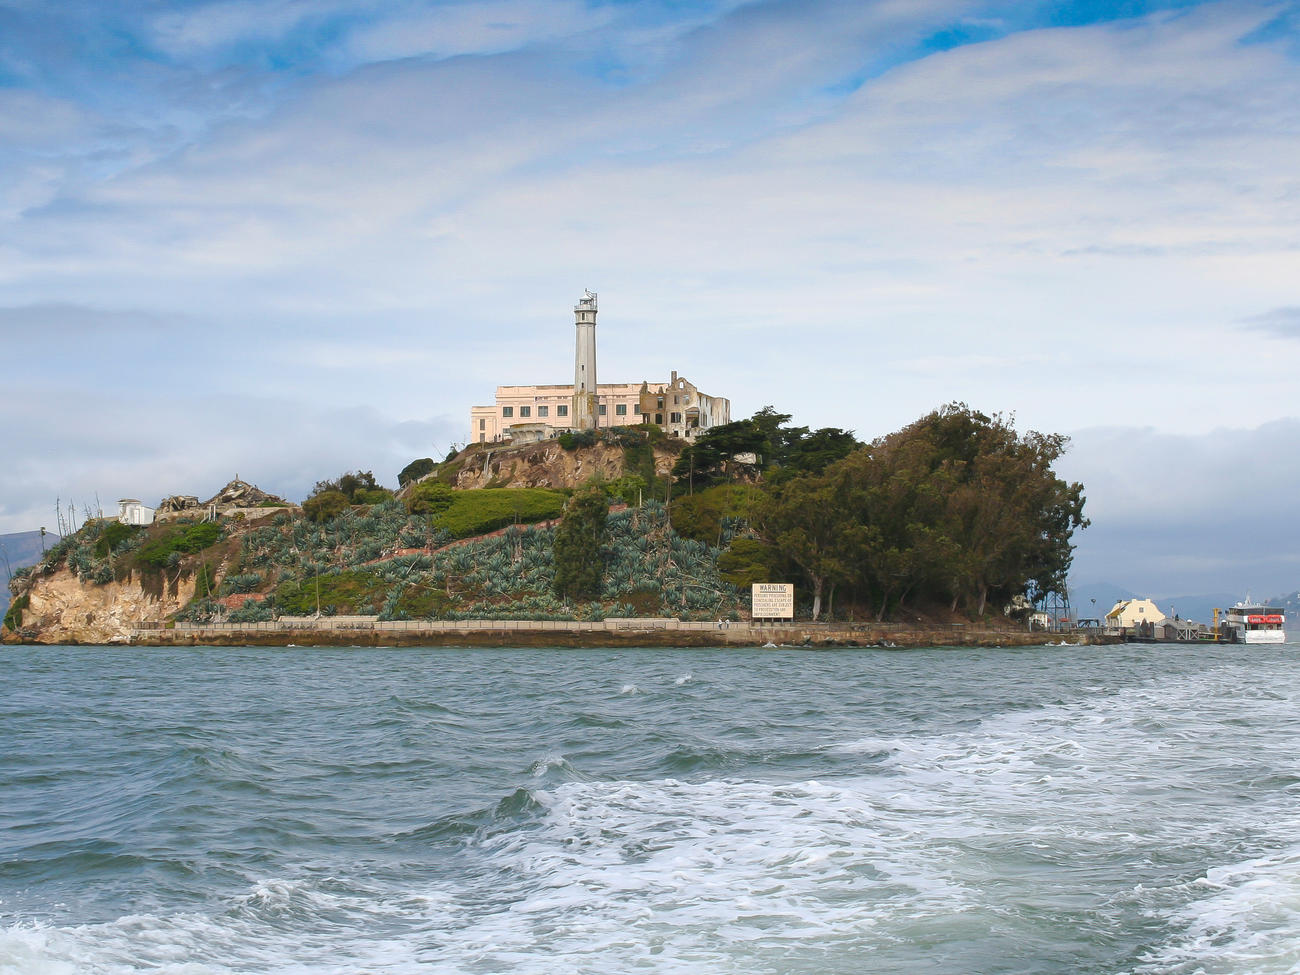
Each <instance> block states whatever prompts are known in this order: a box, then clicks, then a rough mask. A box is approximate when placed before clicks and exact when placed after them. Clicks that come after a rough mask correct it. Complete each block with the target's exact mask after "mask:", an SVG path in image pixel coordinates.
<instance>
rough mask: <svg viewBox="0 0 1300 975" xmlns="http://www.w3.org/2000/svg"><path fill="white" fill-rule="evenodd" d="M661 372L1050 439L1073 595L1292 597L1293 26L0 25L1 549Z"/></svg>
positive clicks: (1192, 13) (252, 0)
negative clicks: (1071, 540) (595, 310)
mask: <svg viewBox="0 0 1300 975" xmlns="http://www.w3.org/2000/svg"><path fill="white" fill-rule="evenodd" d="M584 288H590V289H592V290H593V291H596V292H598V293H599V295H600V309H601V310H600V318H599V326H598V335H599V352H600V376H601V379H602V380H604V381H609V382H613V381H627V382H636V381H640V380H643V379H649V380H652V381H653V380H663V379H665V378H666V377H667V375H668V374H669V372H670V371H671V370H677V371H678V372H680V373H681V374H683V375H685V376H686V377H688V378H689V379H691V380H692V381H693V382H694V383H696V384H697V385H698V386H699V387H700V388H701V389H702V390H704V391H705V392H708V393H711V394H715V395H722V396H727V397H729V398H730V399H731V401H732V412H733V416H736V417H741V416H748V415H750V414H751V413H753V412H754V411H756V410H758V409H760V408H761V407H763V406H764V405H767V404H772V405H774V406H775V407H777V408H778V409H779V410H781V411H782V412H787V413H791V414H793V415H794V416H795V420H796V422H797V423H799V424H802V425H808V426H812V427H819V426H838V427H845V428H849V429H852V430H853V431H854V432H855V433H856V434H857V435H858V436H859V437H860V438H862V439H864V440H868V439H871V438H874V437H876V436H880V435H883V434H885V433H888V432H890V431H892V430H896V429H898V428H899V427H901V426H903V425H905V424H907V423H909V422H911V421H912V420H914V419H916V418H917V417H919V416H921V415H923V414H925V413H926V412H928V411H930V410H932V409H934V408H936V407H938V406H940V405H942V404H944V403H948V402H953V401H961V402H965V403H968V404H969V405H970V406H972V407H974V408H976V409H979V410H982V411H984V412H987V413H995V412H1000V413H1003V414H1010V415H1014V417H1015V421H1016V425H1017V427H1018V428H1019V429H1022V430H1028V429H1034V430H1040V431H1044V432H1059V433H1065V434H1068V435H1069V436H1070V437H1071V439H1072V448H1071V450H1070V452H1069V453H1068V454H1067V455H1066V456H1065V457H1064V458H1063V459H1062V460H1061V462H1060V463H1059V469H1060V471H1061V473H1062V475H1063V476H1066V477H1068V478H1070V479H1072V480H1080V481H1082V482H1083V483H1084V485H1085V488H1086V495H1087V497H1088V507H1087V513H1088V514H1089V515H1090V517H1091V518H1092V521H1093V524H1092V526H1091V527H1090V528H1088V529H1087V530H1086V531H1084V532H1082V533H1081V534H1080V536H1079V538H1078V543H1079V547H1078V550H1077V553H1076V558H1075V572H1074V578H1075V579H1076V580H1089V581H1096V580H1106V581H1109V582H1112V583H1114V584H1117V585H1121V586H1125V587H1127V588H1130V589H1133V590H1135V591H1139V592H1143V593H1147V594H1150V595H1159V594H1161V593H1170V594H1172V593H1188V592H1198V591H1224V590H1226V591H1241V592H1242V593H1243V594H1244V592H1245V591H1246V590H1248V589H1249V590H1253V591H1254V593H1255V594H1256V595H1261V594H1269V595H1272V594H1277V593H1281V592H1284V591H1289V590H1293V589H1295V588H1297V586H1300V518H1297V498H1300V459H1298V458H1300V405H1298V403H1297V400H1298V399H1300V397H1297V382H1296V380H1297V376H1298V375H1300V370H1298V368H1297V367H1298V366H1300V4H1298V3H1295V2H1258V3H1257V2H1250V0H1231V2H1208V3H1200V2H1193V0H1187V2H1176V0H1168V2H1155V0H1152V2H1143V0H1112V2H1101V0H1073V2H1067V0H1062V2H1051V0H1015V2H992V0H990V2H964V0H885V2H870V0H851V2H835V0H826V2H819V0H800V2H776V0H752V2H741V0H644V2H641V0H610V2H578V0H481V2H427V0H426V2H417V0H382V2H381V0H206V2H185V0H138V2H135V3H130V4H105V3H102V2H99V0H0V336H2V337H3V346H2V348H3V350H4V367H3V372H0V375H2V376H3V381H4V383H5V387H6V391H7V393H8V395H6V396H4V397H2V398H0V446H2V447H3V448H4V456H5V463H4V464H3V466H2V467H0V532H12V531H25V530H30V529H33V528H36V527H38V526H40V525H52V524H53V521H54V508H55V504H56V499H57V500H61V501H62V503H63V504H65V505H66V504H67V503H68V502H69V501H71V502H72V503H74V504H76V505H77V506H78V508H79V509H84V508H85V507H92V508H93V507H96V506H103V507H105V508H106V509H115V502H116V499H117V498H119V497H138V498H141V499H143V500H145V502H146V503H155V502H156V501H157V500H159V499H160V498H162V497H164V496H166V495H170V494H177V493H181V494H193V495H197V496H200V497H209V496H211V495H212V494H215V493H216V491H217V490H218V489H219V488H220V487H221V486H222V485H224V484H225V483H226V482H227V481H228V480H230V479H231V478H232V477H234V476H235V475H236V474H238V475H239V476H240V477H242V478H244V479H245V480H249V481H252V482H254V483H256V484H258V485H259V486H260V487H262V488H263V489H265V490H268V491H272V492H274V493H278V494H281V495H283V496H285V497H288V498H290V499H291V500H300V499H301V498H302V497H304V496H305V495H306V494H307V492H308V491H309V490H310V489H311V486H312V484H313V483H314V482H315V481H317V480H319V479H322V478H325V477H330V476H336V475H337V474H339V473H342V472H343V471H346V470H373V471H374V473H375V475H376V476H377V478H378V479H379V480H380V481H381V482H383V483H387V484H390V485H393V484H395V482H396V474H397V471H399V470H400V469H401V468H402V467H403V466H405V464H406V463H407V462H409V461H410V460H412V459H414V458H417V457H424V456H433V457H435V458H441V457H442V456H443V455H445V454H446V453H447V451H448V449H449V448H450V447H451V445H453V444H456V443H460V442H463V441H464V440H465V439H466V438H467V437H468V435H469V431H468V411H469V408H470V406H472V405H475V404H480V403H490V402H491V401H492V396H493V391H494V387H495V386H496V385H498V384H512V383H536V382H558V383H563V382H568V381H570V377H571V376H572V356H573V351H572V350H573V324H572V323H573V314H572V308H573V304H574V302H575V301H576V300H577V299H578V297H580V296H581V294H582V291H583V289H584Z"/></svg>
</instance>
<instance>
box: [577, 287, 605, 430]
mask: <svg viewBox="0 0 1300 975" xmlns="http://www.w3.org/2000/svg"><path fill="white" fill-rule="evenodd" d="M573 317H574V324H575V325H576V326H577V338H576V342H575V344H574V348H573V429H575V430H594V429H596V427H597V426H599V421H600V407H599V405H598V404H597V401H596V392H597V389H596V295H595V293H594V292H592V291H586V290H584V291H583V293H582V297H581V298H579V299H578V303H577V304H576V305H574V306H573Z"/></svg>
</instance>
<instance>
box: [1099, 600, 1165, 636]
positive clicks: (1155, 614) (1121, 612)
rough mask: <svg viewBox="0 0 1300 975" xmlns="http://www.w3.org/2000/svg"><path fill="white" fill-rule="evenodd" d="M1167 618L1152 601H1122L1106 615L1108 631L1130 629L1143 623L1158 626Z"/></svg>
mask: <svg viewBox="0 0 1300 975" xmlns="http://www.w3.org/2000/svg"><path fill="white" fill-rule="evenodd" d="M1164 618H1165V614H1164V613H1162V612H1160V609H1159V607H1157V606H1156V604H1155V603H1153V602H1152V601H1151V600H1150V599H1121V600H1120V601H1119V602H1117V603H1116V604H1115V606H1114V607H1113V608H1112V609H1111V611H1110V612H1109V613H1107V614H1106V628H1107V629H1108V630H1118V629H1128V628H1130V627H1134V626H1138V625H1140V624H1142V623H1151V624H1153V625H1154V624H1156V623H1159V622H1160V621H1161V620H1163V619H1164Z"/></svg>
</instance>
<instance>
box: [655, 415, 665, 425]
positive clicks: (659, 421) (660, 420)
mask: <svg viewBox="0 0 1300 975" xmlns="http://www.w3.org/2000/svg"><path fill="white" fill-rule="evenodd" d="M655 423H657V424H658V425H659V426H663V424H664V415H663V414H662V413H656V414H655Z"/></svg>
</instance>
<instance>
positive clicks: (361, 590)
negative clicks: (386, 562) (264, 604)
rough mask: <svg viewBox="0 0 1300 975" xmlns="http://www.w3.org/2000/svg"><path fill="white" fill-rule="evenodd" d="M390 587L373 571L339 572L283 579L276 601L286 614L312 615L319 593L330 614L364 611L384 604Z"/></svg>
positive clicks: (367, 611) (320, 602)
mask: <svg viewBox="0 0 1300 975" xmlns="http://www.w3.org/2000/svg"><path fill="white" fill-rule="evenodd" d="M388 588H389V587H388V583H386V582H385V581H384V580H383V579H382V578H380V576H379V575H378V574H377V573H374V572H369V571H358V570H354V571H350V572H337V573H334V574H332V575H322V576H317V577H314V578H306V579H294V580H292V581H290V582H282V583H280V585H279V586H277V587H276V590H275V605H276V607H277V608H278V609H279V611H280V613H281V614H282V615H285V616H310V615H312V614H313V613H315V612H316V606H317V596H318V593H319V605H320V608H321V612H323V613H326V614H327V615H331V616H333V615H340V614H342V615H345V616H346V615H352V614H362V615H365V614H368V613H371V612H373V611H375V610H376V609H377V608H378V606H380V605H382V604H383V602H384V599H385V597H386V596H387V595H388Z"/></svg>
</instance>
